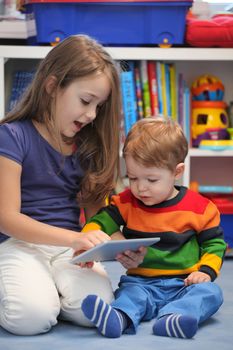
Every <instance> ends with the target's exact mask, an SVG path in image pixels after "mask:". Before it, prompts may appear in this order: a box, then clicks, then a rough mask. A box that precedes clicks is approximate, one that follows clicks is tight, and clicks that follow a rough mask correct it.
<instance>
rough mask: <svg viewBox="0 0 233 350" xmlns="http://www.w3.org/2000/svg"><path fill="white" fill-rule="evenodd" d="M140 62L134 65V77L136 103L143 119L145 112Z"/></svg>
mask: <svg viewBox="0 0 233 350" xmlns="http://www.w3.org/2000/svg"><path fill="white" fill-rule="evenodd" d="M139 64H140V62H139V61H137V62H135V66H134V79H135V90H136V103H137V114H138V119H142V118H143V117H144V113H143V93H142V82H141V77H140V68H139Z"/></svg>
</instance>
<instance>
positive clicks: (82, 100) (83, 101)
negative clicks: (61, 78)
mask: <svg viewBox="0 0 233 350" xmlns="http://www.w3.org/2000/svg"><path fill="white" fill-rule="evenodd" d="M81 102H82V104H83V105H84V106H87V105H89V103H90V102H89V101H86V100H84V99H83V98H81Z"/></svg>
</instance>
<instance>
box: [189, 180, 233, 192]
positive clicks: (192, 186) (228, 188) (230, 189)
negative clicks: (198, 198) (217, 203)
mask: <svg viewBox="0 0 233 350" xmlns="http://www.w3.org/2000/svg"><path fill="white" fill-rule="evenodd" d="M190 189H191V190H192V191H195V192H201V193H211V194H212V193H224V194H226V193H227V194H229V193H232V194H233V186H215V185H214V186H209V185H204V186H203V185H199V184H198V182H197V181H192V182H191V183H190Z"/></svg>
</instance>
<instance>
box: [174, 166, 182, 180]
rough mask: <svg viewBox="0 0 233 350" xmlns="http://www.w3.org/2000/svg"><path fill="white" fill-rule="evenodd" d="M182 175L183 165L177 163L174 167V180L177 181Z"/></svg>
mask: <svg viewBox="0 0 233 350" xmlns="http://www.w3.org/2000/svg"><path fill="white" fill-rule="evenodd" d="M183 173H184V163H179V164H177V166H176V170H175V179H176V180H179V179H180V178H181V177H182V175H183Z"/></svg>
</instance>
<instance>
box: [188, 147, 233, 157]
mask: <svg viewBox="0 0 233 350" xmlns="http://www.w3.org/2000/svg"><path fill="white" fill-rule="evenodd" d="M189 155H190V157H233V149H226V150H223V151H212V150H204V149H199V148H190V149H189Z"/></svg>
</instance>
